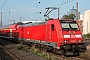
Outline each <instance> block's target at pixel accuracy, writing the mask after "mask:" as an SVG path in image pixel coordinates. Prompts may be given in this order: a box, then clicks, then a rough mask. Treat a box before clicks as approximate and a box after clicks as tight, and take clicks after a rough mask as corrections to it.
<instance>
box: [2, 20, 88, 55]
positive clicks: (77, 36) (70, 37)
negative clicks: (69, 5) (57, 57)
mask: <svg viewBox="0 0 90 60" xmlns="http://www.w3.org/2000/svg"><path fill="white" fill-rule="evenodd" d="M2 27H3V26H2ZM2 27H1V28H0V37H5V38H9V39H12V40H15V41H18V40H23V41H24V42H26V43H28V44H32V43H34V44H36V45H37V46H39V47H42V48H43V49H46V50H51V51H53V52H55V53H59V54H64V55H69V54H70V55H77V54H79V52H80V51H85V50H86V48H85V45H84V43H83V41H82V33H81V32H80V29H79V27H78V24H77V22H76V21H75V20H59V19H48V21H45V22H41V21H39V22H38V21H36V22H28V23H17V24H13V25H9V26H7V27H5V28H4V27H3V28H2Z"/></svg>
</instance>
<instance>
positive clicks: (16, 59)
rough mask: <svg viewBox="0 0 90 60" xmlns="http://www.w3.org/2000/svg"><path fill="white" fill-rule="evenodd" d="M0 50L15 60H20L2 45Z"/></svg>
mask: <svg viewBox="0 0 90 60" xmlns="http://www.w3.org/2000/svg"><path fill="white" fill-rule="evenodd" d="M0 48H1V49H2V50H3V51H4V52H5V53H6V54H7V55H9V56H10V57H11V58H12V59H13V60H20V59H19V58H18V57H17V56H15V55H14V54H13V53H11V52H10V51H9V50H7V49H6V48H4V47H3V46H1V45H0Z"/></svg>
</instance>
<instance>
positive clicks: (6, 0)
mask: <svg viewBox="0 0 90 60" xmlns="http://www.w3.org/2000/svg"><path fill="white" fill-rule="evenodd" d="M6 2H7V0H5V2H4V3H3V5H2V6H1V8H0V10H1V9H2V8H3V6H4V5H5V4H6Z"/></svg>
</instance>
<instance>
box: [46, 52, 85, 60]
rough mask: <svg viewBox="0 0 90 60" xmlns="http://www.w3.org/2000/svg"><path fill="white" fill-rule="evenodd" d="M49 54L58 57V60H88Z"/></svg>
mask: <svg viewBox="0 0 90 60" xmlns="http://www.w3.org/2000/svg"><path fill="white" fill-rule="evenodd" d="M47 54H49V55H51V56H54V57H56V58H57V60H86V59H83V58H81V57H80V56H67V57H66V56H64V55H57V54H54V53H49V52H47Z"/></svg>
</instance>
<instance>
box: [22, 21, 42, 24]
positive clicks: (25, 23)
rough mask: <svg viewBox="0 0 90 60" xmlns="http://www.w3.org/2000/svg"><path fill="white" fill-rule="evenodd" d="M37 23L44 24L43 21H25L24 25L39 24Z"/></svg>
mask: <svg viewBox="0 0 90 60" xmlns="http://www.w3.org/2000/svg"><path fill="white" fill-rule="evenodd" d="M37 22H43V21H23V22H22V23H24V24H27V23H37Z"/></svg>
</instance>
